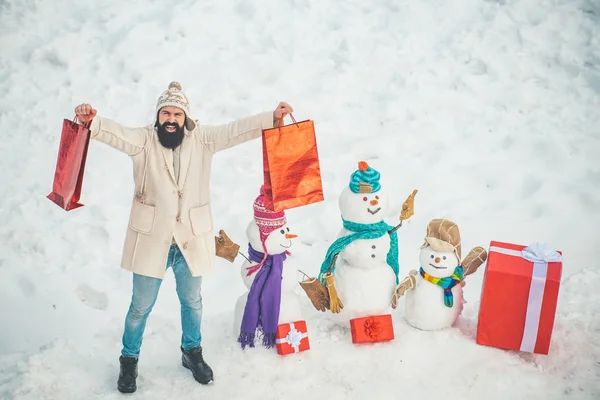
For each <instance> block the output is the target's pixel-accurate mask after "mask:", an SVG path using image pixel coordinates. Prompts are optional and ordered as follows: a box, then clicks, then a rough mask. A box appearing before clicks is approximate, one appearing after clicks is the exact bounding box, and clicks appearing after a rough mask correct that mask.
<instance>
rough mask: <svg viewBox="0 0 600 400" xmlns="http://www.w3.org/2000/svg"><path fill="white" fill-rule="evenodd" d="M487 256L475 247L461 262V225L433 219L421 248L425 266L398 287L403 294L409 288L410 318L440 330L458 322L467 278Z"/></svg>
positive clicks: (421, 326)
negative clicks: (459, 227) (459, 226)
mask: <svg viewBox="0 0 600 400" xmlns="http://www.w3.org/2000/svg"><path fill="white" fill-rule="evenodd" d="M486 258H487V253H486V251H485V250H484V249H483V248H482V247H475V248H474V249H473V250H471V251H470V252H469V254H468V255H467V257H465V259H464V261H463V262H461V246H460V232H459V229H458V226H457V225H456V224H455V223H454V222H452V221H449V220H447V219H434V220H432V221H431V222H430V223H429V225H428V227H427V235H426V237H425V242H424V243H423V245H422V246H421V249H420V252H419V262H420V264H421V268H420V269H419V271H418V272H416V271H411V273H410V277H409V279H407V280H405V281H403V284H401V286H403V287H402V288H401V289H399V290H398V294H399V295H402V294H404V292H406V303H405V305H406V310H405V317H406V320H407V322H408V323H409V324H410V325H412V326H414V327H415V328H418V329H422V330H438V329H443V328H446V327H449V326H451V325H452V324H454V322H455V321H456V319H457V318H458V316H459V315H460V313H461V311H462V309H463V304H464V303H465V301H464V298H463V285H464V279H465V277H466V276H467V275H470V274H472V273H473V272H475V271H476V270H477V268H479V266H480V265H481V264H482V263H483V262H484V261H485V260H486ZM394 304H395V301H394Z"/></svg>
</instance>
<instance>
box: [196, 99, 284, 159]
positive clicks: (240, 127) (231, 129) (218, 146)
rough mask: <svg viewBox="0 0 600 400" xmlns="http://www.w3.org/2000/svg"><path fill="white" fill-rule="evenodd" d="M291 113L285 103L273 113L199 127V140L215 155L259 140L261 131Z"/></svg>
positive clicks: (271, 126)
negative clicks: (250, 141)
mask: <svg viewBox="0 0 600 400" xmlns="http://www.w3.org/2000/svg"><path fill="white" fill-rule="evenodd" d="M291 112H293V109H292V107H291V106H290V105H289V104H287V103H283V102H282V103H279V105H278V106H277V108H276V109H275V111H273V112H265V113H261V114H257V115H254V116H252V117H247V118H242V119H238V120H236V121H233V122H230V123H228V124H225V125H217V126H202V125H201V126H200V127H199V130H200V135H201V140H202V142H203V143H204V145H205V146H206V147H208V149H209V150H211V151H212V152H214V153H216V152H217V151H221V150H225V149H228V148H230V147H233V146H237V145H238V144H242V143H244V142H247V141H249V140H252V139H256V138H259V137H260V136H261V133H262V130H263V129H269V128H273V126H274V124H275V121H276V120H278V119H280V118H281V117H282V116H285V115H287V114H289V113H291Z"/></svg>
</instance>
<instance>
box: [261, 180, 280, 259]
mask: <svg viewBox="0 0 600 400" xmlns="http://www.w3.org/2000/svg"><path fill="white" fill-rule="evenodd" d="M254 221H256V225H258V230H259V231H260V241H261V242H262V244H263V249H264V246H265V240H267V237H268V236H269V234H270V233H271V232H273V231H276V230H277V229H279V228H281V227H282V226H284V225H285V224H286V223H287V220H286V218H285V212H284V211H271V210H268V209H267V208H266V207H265V188H264V186H261V187H260V194H259V195H258V197H257V198H256V200H254ZM264 250H265V252H266V249H264Z"/></svg>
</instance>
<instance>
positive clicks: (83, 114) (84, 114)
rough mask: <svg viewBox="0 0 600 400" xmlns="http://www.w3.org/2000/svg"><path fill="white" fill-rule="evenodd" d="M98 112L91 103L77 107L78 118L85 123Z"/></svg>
mask: <svg viewBox="0 0 600 400" xmlns="http://www.w3.org/2000/svg"><path fill="white" fill-rule="evenodd" d="M96 113H97V112H96V110H94V109H93V108H92V106H91V105H89V104H80V105H78V106H77V107H75V115H77V119H78V120H79V121H81V122H83V123H84V124H86V123H88V122H90V121H91V120H92V119H94V117H95V116H96Z"/></svg>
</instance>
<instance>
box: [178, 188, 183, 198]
mask: <svg viewBox="0 0 600 400" xmlns="http://www.w3.org/2000/svg"><path fill="white" fill-rule="evenodd" d="M177 195H178V196H179V198H182V197H183V191H181V190H178V191H177Z"/></svg>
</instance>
